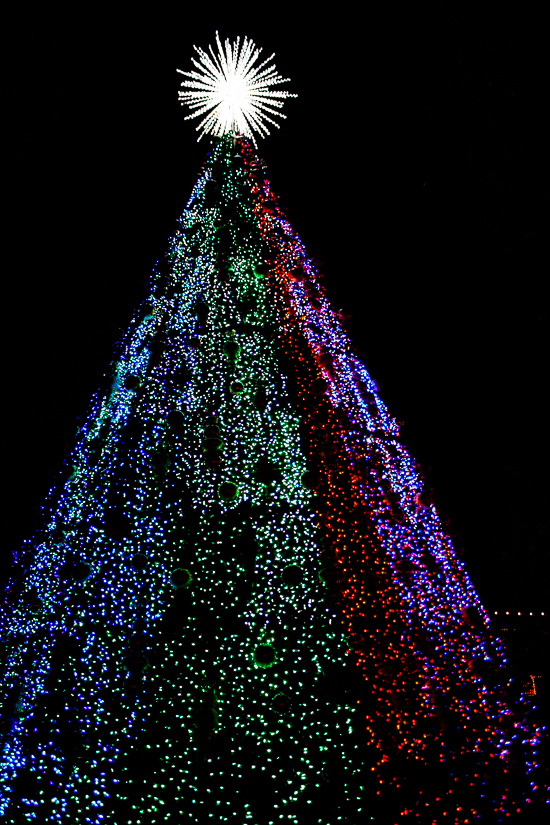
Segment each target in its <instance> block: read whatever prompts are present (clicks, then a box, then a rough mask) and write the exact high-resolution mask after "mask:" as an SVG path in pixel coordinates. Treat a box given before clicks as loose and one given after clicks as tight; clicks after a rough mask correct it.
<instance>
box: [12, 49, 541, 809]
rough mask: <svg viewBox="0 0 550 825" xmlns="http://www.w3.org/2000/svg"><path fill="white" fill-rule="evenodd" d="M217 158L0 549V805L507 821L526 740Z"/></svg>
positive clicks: (459, 599) (526, 758)
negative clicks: (69, 443) (511, 781)
mask: <svg viewBox="0 0 550 825" xmlns="http://www.w3.org/2000/svg"><path fill="white" fill-rule="evenodd" d="M235 59H236V58H235ZM234 144H235V141H234V137H233V136H225V137H223V138H220V139H218V140H216V141H215V143H214V145H213V149H212V151H211V152H210V154H209V156H208V159H207V161H206V164H205V167H204V169H203V171H202V173H201V175H200V177H199V180H198V181H197V183H196V186H195V188H194V190H193V192H192V195H191V198H190V200H189V202H188V204H187V207H186V209H185V211H184V213H183V215H182V217H181V219H180V221H179V228H178V230H177V232H176V233H175V234H174V236H173V237H172V238H171V240H170V244H169V249H168V253H167V256H166V258H165V260H163V261H161V262H159V263H158V264H157V266H156V268H155V271H154V273H153V277H152V281H151V287H150V290H149V292H148V295H147V299H146V301H145V302H144V303H143V304H142V306H141V307H140V308H139V309H138V311H137V313H136V315H135V317H134V319H133V320H132V323H131V324H130V326H129V329H128V331H127V332H126V333H125V335H124V336H123V338H122V340H121V341H120V343H119V346H118V349H117V356H116V358H115V359H114V362H113V366H112V370H111V371H110V372H109V374H108V375H107V376H106V379H105V387H106V389H104V390H102V391H100V392H98V393H97V395H96V396H95V397H94V399H93V400H92V404H91V408H90V411H89V414H88V416H87V417H86V419H85V421H84V423H83V424H82V426H81V427H80V428H79V431H78V433H77V438H76V443H75V447H74V449H73V451H72V453H71V455H70V456H69V458H68V460H67V464H66V467H65V468H64V473H63V478H62V481H61V483H60V485H59V487H58V488H56V489H55V490H53V491H52V494H51V510H50V512H49V515H48V516H47V518H46V522H45V526H44V530H43V532H42V533H41V534H39V535H36V536H34V537H33V538H32V540H29V542H27V543H26V544H25V545H24V547H23V548H22V550H21V551H20V552H19V553H18V554H17V556H16V560H15V561H16V565H17V570H16V572H15V573H14V576H13V579H12V582H11V584H10V587H9V589H8V592H7V602H6V606H5V607H4V608H3V620H4V627H5V628H6V631H5V635H4V639H5V649H6V653H5V657H4V660H5V665H4V684H5V687H6V695H7V697H8V699H7V702H6V705H5V708H6V709H7V712H6V713H5V714H4V718H5V719H6V720H7V723H6V724H5V726H4V730H3V746H4V749H3V757H2V763H1V773H0V784H1V789H2V797H1V799H2V802H1V807H0V811H1V813H2V814H3V816H4V819H5V821H6V823H11V824H12V825H15V823H16V822H19V821H20V818H18V817H20V813H21V811H22V812H23V814H22V815H23V816H25V817H26V819H27V820H28V821H32V820H33V818H34V819H36V818H37V813H36V811H37V810H40V816H41V821H45V822H63V821H74V822H82V823H93V825H99V824H100V823H106V822H125V823H128V825H138V823H140V825H141V823H147V825H155V823H160V822H164V821H167V819H168V815H170V816H173V817H174V821H178V822H180V821H187V820H193V821H196V822H203V821H205V822H206V821H216V822H220V823H223V822H235V821H238V822H247V821H250V822H255V821H259V820H260V819H262V821H264V820H265V821H270V822H273V823H281V824H282V823H303V822H305V821H308V822H311V821H317V822H319V823H323V824H324V825H328V824H329V823H330V825H333V823H335V822H339V821H341V822H352V821H355V820H354V818H356V817H357V814H358V812H359V811H364V810H365V809H366V810H371V811H372V812H373V814H375V815H376V814H377V813H378V811H380V810H385V811H389V810H391V811H393V812H394V813H395V816H399V817H403V818H405V817H410V818H412V819H413V820H414V819H415V818H416V817H417V815H420V814H421V812H423V811H424V810H425V807H426V806H429V809H430V816H432V817H433V819H434V821H438V817H440V816H445V817H446V820H445V821H448V822H455V823H458V822H463V821H465V817H472V818H475V817H477V816H481V815H483V814H485V813H487V812H494V811H496V812H501V811H505V812H508V811H510V810H513V809H515V808H517V807H518V805H519V804H520V803H521V804H523V800H524V798H525V797H526V794H527V793H531V791H532V788H530V787H529V785H530V784H531V785H533V786H534V785H535V784H536V783H537V781H538V780H537V770H538V765H537V758H536V753H537V749H538V747H539V743H540V739H541V736H542V733H543V731H542V729H541V728H540V727H537V726H536V725H535V724H534V723H532V722H530V721H529V718H528V716H526V715H525V714H524V713H523V705H521V703H522V702H523V699H520V700H519V702H520V705H521V707H522V713H521V714H520V713H518V712H517V708H516V707H515V706H514V703H513V702H512V701H511V700H510V698H509V695H508V682H509V674H508V670H507V668H506V658H505V653H504V649H503V646H502V644H501V642H500V640H499V639H498V638H497V637H495V636H494V635H493V634H492V632H491V628H490V622H489V617H488V614H487V612H486V611H485V609H484V608H483V606H482V605H481V604H480V601H479V598H478V597H477V595H476V593H475V591H474V589H473V587H472V584H471V582H470V579H469V577H468V575H467V572H466V570H465V568H464V565H463V563H462V562H461V560H460V559H459V558H458V557H457V554H456V552H455V550H454V547H453V543H452V540H451V538H450V537H449V535H448V534H447V532H446V531H445V529H444V526H443V524H442V523H441V520H440V518H439V515H438V513H437V511H436V509H435V507H434V506H433V504H431V503H430V502H429V501H428V500H427V498H426V497H425V494H424V488H423V482H422V479H421V477H420V476H419V474H418V471H417V469H416V467H415V464H414V462H413V461H412V459H411V458H410V456H409V455H408V453H407V451H406V449H405V448H404V446H403V445H402V444H401V442H400V438H399V427H398V424H397V422H396V421H395V420H394V419H393V418H392V417H391V415H390V414H389V411H388V409H387V408H386V406H385V405H384V403H383V402H382V400H381V399H380V397H379V395H378V392H377V389H376V387H375V385H374V383H373V381H372V380H371V378H370V376H369V374H368V372H367V370H366V368H365V366H364V365H363V364H362V363H361V361H360V360H359V359H358V357H357V356H356V354H355V353H354V351H353V349H352V348H351V345H350V342H349V340H348V339H347V336H346V334H345V332H344V331H343V329H342V327H341V324H340V321H339V319H338V317H337V315H336V313H335V312H334V311H333V309H332V308H331V306H330V305H329V303H328V301H327V299H326V296H325V293H324V290H323V286H322V281H321V277H320V275H319V273H318V272H317V270H316V268H315V267H314V265H313V263H312V261H311V259H310V258H309V257H308V255H307V253H306V250H305V247H304V245H303V244H302V242H301V241H300V239H299V237H298V236H297V235H296V234H295V233H294V231H293V230H292V228H291V226H290V224H289V222H288V220H287V218H286V216H284V214H283V213H282V211H281V210H280V209H279V207H278V205H277V200H276V197H275V195H274V193H273V190H272V188H271V183H270V181H269V179H268V177H267V176H266V175H265V174H264V172H263V171H262V169H261V167H260V165H259V163H258V160H257V158H256V157H255V155H254V152H253V150H252V147H251V145H250V142H249V141H248V140H246V139H242V138H241V139H239V140H238V141H237V145H234ZM512 766H515V768H516V769H518V770H516V773H518V774H519V775H521V776H523V777H524V783H523V785H521V783H519V784H518V786H517V787H516V786H514V787H512V786H510V787H508V782H507V775H508V772H509V771H510V768H511V767H512ZM434 773H435V775H436V777H437V782H436V781H434V782H431V781H430V777H431V776H432V774H434ZM486 776H491V777H498V779H497V778H495V779H494V782H492V783H491V782H488V781H487V780H486V778H485V777H486ZM458 777H459V778H460V787H458V786H457V778H458ZM22 789H23V790H22ZM459 797H460V798H459ZM455 798H456V799H458V798H459V801H458V802H457V801H455ZM375 800H376V801H375ZM361 815H362V814H361Z"/></svg>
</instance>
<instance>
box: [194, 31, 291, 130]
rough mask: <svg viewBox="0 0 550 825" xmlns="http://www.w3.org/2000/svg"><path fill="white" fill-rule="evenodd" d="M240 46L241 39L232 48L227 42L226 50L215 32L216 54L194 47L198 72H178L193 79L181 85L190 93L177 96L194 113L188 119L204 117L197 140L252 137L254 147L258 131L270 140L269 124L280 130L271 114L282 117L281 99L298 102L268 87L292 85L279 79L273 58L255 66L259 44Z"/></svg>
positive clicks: (210, 50) (209, 48)
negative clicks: (234, 135) (232, 135)
mask: <svg viewBox="0 0 550 825" xmlns="http://www.w3.org/2000/svg"><path fill="white" fill-rule="evenodd" d="M240 41H241V38H240V37H238V38H237V40H236V42H235V43H233V44H231V43H230V42H229V40H226V41H225V44H224V47H222V44H221V43H220V38H219V37H218V32H216V43H217V44H218V53H217V54H216V53H215V52H214V50H213V49H212V46H209V47H208V51H209V52H210V54H207V53H206V52H204V51H203V50H202V49H200V48H198V47H197V46H195V47H194V48H195V50H196V51H197V53H198V55H199V60H198V61H197V60H195V59H193V58H192V62H193V65H194V66H195V67H196V68H197V69H198V71H197V72H182V70H181V69H178V72H179V73H180V74H182V75H184V77H187V78H189V80H184V81H183V82H182V84H181V85H182V86H183V87H184V89H185V90H186V91H183V92H178V96H179V99H180V102H181V103H182V105H187V106H189V108H190V109H191V114H190V115H188V116H187V117H186V120H189V119H190V118H193V117H201V115H206V117H205V118H204V119H203V120H202V121H201V123H199V125H198V126H197V131H200V135H199V138H198V139H199V140H200V139H201V137H202V136H203V135H204V134H206V133H208V134H211V135H225V134H227V133H228V132H239V133H240V134H243V135H246V136H247V137H250V138H252V140H253V142H254V145H256V140H255V137H254V132H256V133H257V134H259V135H268V134H269V129H268V128H267V125H266V123H267V122H269V123H271V124H273V125H274V126H276V127H277V128H279V124H278V123H276V122H275V120H273V117H270V115H273V116H278V117H282V118H284V117H285V116H284V115H283V114H282V113H281V112H280V109H282V106H283V100H284V99H285V98H287V97H297V95H292V94H290V93H289V92H280V91H273V89H271V88H270V87H271V86H274V85H276V84H278V83H286V82H287V80H288V78H284V77H281V76H280V75H279V74H278V73H277V70H276V69H275V66H274V65H273V64H272V63H271V60H272V59H273V58H274V57H275V55H274V54H272V55H271V57H269V58H268V59H267V60H264V62H263V63H261V64H260V65H259V66H255V65H254V64H255V63H256V62H257V60H258V57H259V55H260V53H261V49H258V48H256V44H255V43H254V42H253V41H252V40H249V39H248V38H247V37H245V38H244V40H243V42H242V45H241V42H240ZM268 64H270V65H268Z"/></svg>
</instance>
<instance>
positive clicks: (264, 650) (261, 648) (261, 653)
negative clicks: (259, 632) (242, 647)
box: [254, 644, 277, 667]
mask: <svg viewBox="0 0 550 825" xmlns="http://www.w3.org/2000/svg"><path fill="white" fill-rule="evenodd" d="M276 658H277V652H276V650H275V648H273V647H271V645H265V644H264V645H258V647H257V648H256V649H255V651H254V661H255V663H256V664H257V665H258V667H271V665H273V664H275V660H276Z"/></svg>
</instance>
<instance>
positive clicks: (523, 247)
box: [0, 4, 550, 611]
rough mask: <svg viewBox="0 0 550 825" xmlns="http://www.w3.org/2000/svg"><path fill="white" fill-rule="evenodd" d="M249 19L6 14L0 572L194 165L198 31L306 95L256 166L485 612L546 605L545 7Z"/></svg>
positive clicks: (140, 289)
mask: <svg viewBox="0 0 550 825" xmlns="http://www.w3.org/2000/svg"><path fill="white" fill-rule="evenodd" d="M90 8H93V7H90ZM242 8H243V7H242V6H240V7H235V6H231V8H228V7H227V6H226V7H225V11H224V13H223V14H217V13H216V11H215V6H212V5H210V6H208V7H206V6H205V9H204V12H203V14H202V18H200V16H199V12H198V11H195V12H194V14H195V17H194V18H193V17H190V16H189V13H188V11H189V6H185V4H180V10H179V12H178V13H177V14H175V15H174V13H173V12H172V11H168V10H166V9H165V10H161V11H154V10H153V11H149V12H148V14H147V15H146V16H145V15H144V16H139V13H137V12H136V11H135V10H133V11H132V14H131V15H130V14H128V15H127V16H125V15H124V14H122V12H117V13H115V15H114V16H113V15H109V16H102V14H100V13H99V12H95V11H94V12H90V15H89V16H87V14H86V12H85V11H84V10H82V9H79V10H77V11H73V12H72V13H71V16H69V17H65V16H63V15H61V14H60V13H59V14H56V12H52V11H51V9H49V8H46V7H44V9H43V10H42V11H39V12H37V13H35V14H32V13H30V12H29V13H27V14H26V16H25V15H24V13H20V14H19V16H17V15H16V14H15V13H13V14H11V15H10V14H9V13H8V15H7V16H5V17H4V21H3V26H2V28H3V35H2V37H3V39H4V42H3V43H2V51H3V52H4V55H5V56H6V55H7V57H8V60H7V61H6V66H5V68H4V70H3V71H2V73H0V83H1V86H2V92H3V103H2V115H3V119H4V126H3V131H2V134H1V140H2V188H3V196H4V197H3V208H4V218H3V222H2V228H3V229H4V233H5V234H4V238H3V243H2V263H3V264H4V266H5V270H4V277H3V292H4V301H3V303H4V313H3V316H4V329H5V331H6V337H5V341H4V347H3V354H4V359H3V361H4V367H3V376H4V419H5V424H4V430H3V435H4V451H3V455H4V479H5V484H6V485H7V488H8V489H7V491H5V492H4V504H5V515H4V524H3V526H4V537H3V538H4V540H3V545H4V549H3V554H4V559H5V561H6V560H7V559H8V558H9V556H10V552H11V551H12V550H13V549H14V548H15V547H16V546H17V545H18V543H20V542H21V540H22V539H23V538H24V537H26V536H28V535H30V534H31V533H32V530H33V527H34V525H35V524H37V523H39V519H40V507H41V504H42V502H43V500H44V498H45V496H46V494H47V491H48V489H49V487H50V486H51V485H52V484H53V483H54V482H56V480H57V479H58V478H59V472H60V470H61V468H62V463H63V460H64V458H65V456H66V454H67V453H68V451H69V449H70V447H71V445H72V442H73V439H74V435H75V430H76V424H77V421H78V418H79V416H80V417H81V416H83V415H84V414H85V413H86V411H87V407H88V402H89V399H90V397H91V396H92V394H93V392H94V391H95V389H96V388H97V386H98V384H99V382H100V380H101V378H102V376H103V374H104V372H105V371H106V369H107V365H108V363H109V361H111V359H112V358H113V355H114V345H115V343H116V341H117V339H118V338H119V336H120V334H121V331H122V330H124V329H125V328H126V326H127V324H128V322H129V320H130V318H131V314H132V310H133V308H134V307H135V305H136V304H137V303H138V302H140V301H142V300H143V298H144V297H145V287H146V284H147V281H148V278H149V274H150V272H151V269H152V266H153V264H154V262H155V261H156V260H157V259H158V258H160V257H162V256H163V254H164V251H165V249H166V246H167V239H168V237H169V235H170V234H171V233H172V231H173V230H174V229H175V225H176V219H177V217H178V216H179V215H180V214H181V212H182V210H183V208H184V206H185V203H186V201H187V199H188V196H189V194H190V191H191V187H192V186H193V184H194V182H195V180H196V177H197V174H198V171H199V169H200V166H201V164H202V162H203V160H204V157H205V154H206V151H207V149H208V143H207V140H206V139H203V140H202V141H201V142H200V143H197V142H196V132H195V128H194V124H193V123H192V122H189V121H186V120H185V119H184V117H185V115H186V111H185V110H184V109H183V108H182V107H180V105H179V103H178V100H177V91H178V88H179V83H180V80H181V77H180V76H179V75H177V73H176V69H177V68H181V69H184V70H186V69H189V68H190V60H191V55H192V46H193V44H194V43H196V44H197V45H200V46H202V47H204V48H206V47H207V46H208V44H209V43H212V42H214V35H215V30H216V28H217V29H218V30H219V32H220V35H221V36H222V38H225V37H230V38H231V39H232V38H234V37H235V36H236V35H238V34H243V35H245V34H246V35H248V36H249V37H252V38H253V39H254V40H255V42H256V43H257V44H258V45H259V46H262V47H263V50H264V56H265V57H268V56H269V55H270V54H271V53H272V52H275V53H276V60H275V62H276V66H277V68H278V70H279V71H280V73H281V74H282V75H283V76H285V77H290V78H291V83H289V84H286V88H288V89H289V91H292V92H295V93H297V94H298V95H299V97H298V99H297V100H290V101H288V102H287V103H286V105H285V113H286V115H287V120H286V121H283V123H282V125H281V129H280V130H274V133H273V134H272V135H271V136H270V137H269V138H267V139H265V140H262V141H261V143H260V147H259V155H260V156H261V157H263V158H265V160H266V161H267V164H268V169H269V175H270V178H271V180H272V182H273V186H274V188H275V191H276V193H277V194H278V196H279V200H280V203H281V204H282V206H283V207H284V208H285V209H286V212H287V215H288V217H289V220H290V222H291V224H292V226H293V227H294V229H295V230H296V231H297V232H298V233H299V235H300V236H301V238H302V239H303V240H304V242H305V244H306V247H307V249H308V252H309V254H310V255H311V256H312V257H313V258H314V260H315V261H316V262H317V264H318V266H319V268H320V270H321V271H322V272H323V273H324V275H325V288H326V291H327V293H328V295H329V297H330V298H331V300H332V302H333V305H334V306H335V307H336V308H337V309H339V308H343V309H344V311H346V312H349V313H350V315H351V317H350V320H349V322H348V329H349V333H350V336H351V339H352V341H353V343H354V345H355V346H356V348H357V349H358V351H359V352H360V353H361V354H362V355H363V357H364V361H365V363H366V366H367V368H368V370H369V372H370V374H371V375H372V377H373V378H374V380H375V381H376V382H377V384H378V387H379V390H380V394H381V396H382V398H383V400H384V401H385V402H386V404H387V405H388V406H389V408H390V412H391V413H392V414H393V415H394V416H395V417H396V418H397V420H399V421H401V422H404V425H403V427H402V435H403V440H404V443H405V444H406V446H407V447H408V449H409V451H410V452H411V454H412V455H413V456H414V457H415V458H416V459H418V461H419V462H420V464H421V466H422V468H423V470H424V473H425V477H426V480H427V483H428V485H429V486H431V487H432V488H433V490H434V501H435V503H436V505H437V506H438V508H439V510H440V513H441V515H442V517H443V518H444V519H448V521H449V524H450V530H451V531H452V532H453V533H455V534H457V538H456V544H457V546H458V547H461V548H463V553H464V556H463V558H464V560H465V562H466V564H467V566H468V568H469V570H470V572H471V575H472V578H473V580H474V583H475V585H476V587H477V589H478V592H479V593H480V596H481V599H482V601H483V602H484V604H485V605H486V606H487V607H488V609H490V610H508V609H510V610H527V611H528V610H538V611H540V610H544V609H545V607H546V606H547V604H546V602H547V599H546V591H547V582H548V580H549V570H548V533H549V528H548V507H547V501H548V484H547V466H548V441H549V439H548V416H547V408H548V394H549V393H548V389H549V379H548V375H549V372H548V346H547V344H546V342H547V337H548V336H547V332H548V298H547V297H545V289H544V288H545V286H546V284H545V281H546V280H547V277H548V263H549V260H548V259H549V256H548V248H549V241H550V237H549V231H548V230H549V224H550V221H549V207H548V203H549V188H550V187H549V182H550V175H549V165H548V146H550V128H549V127H550V115H549V111H550V110H549V94H548V93H549V79H550V73H549V71H548V65H547V63H546V53H547V45H546V43H545V42H544V40H543V32H546V26H545V25H544V24H543V18H542V11H541V16H540V18H539V19H537V18H536V17H532V16H529V15H528V13H527V12H526V11H525V12H516V14H515V15H512V14H511V13H510V14H509V15H507V16H504V13H503V12H502V10H500V12H499V14H500V16H499V17H491V16H490V15H489V14H487V15H486V16H485V18H483V17H479V18H475V17H474V18H472V17H468V16H467V15H466V13H465V12H464V11H462V12H460V13H456V14H454V15H453V14H452V13H451V12H449V11H448V10H447V11H444V12H443V13H440V16H438V17H435V18H432V17H429V16H428V14H427V13H424V16H423V17H422V16H421V17H414V16H413V14H412V12H410V11H409V12H408V16H403V13H402V11H398V10H397V9H396V8H394V7H393V6H392V7H391V9H389V7H388V11H386V12H379V11H378V12H376V13H374V14H373V16H372V17H370V18H367V19H366V20H365V21H364V22H363V23H362V28H361V29H359V25H360V21H355V20H354V19H353V18H352V17H350V15H349V14H347V13H346V4H344V6H342V4H336V6H335V9H339V10H338V11H334V12H333V13H334V14H335V15H336V16H335V17H326V18H324V19H314V20H311V21H302V22H299V21H295V20H293V19H292V17H291V16H289V14H290V7H287V6H285V7H284V8H282V7H281V8H279V7H278V6H276V5H272V6H269V7H265V8H263V7H261V6H259V5H257V6H256V7H255V11H254V12H251V13H250V14H245V13H244V11H243V10H242ZM316 16H318V12H316ZM545 344H546V346H545Z"/></svg>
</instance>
